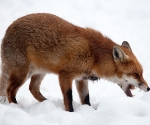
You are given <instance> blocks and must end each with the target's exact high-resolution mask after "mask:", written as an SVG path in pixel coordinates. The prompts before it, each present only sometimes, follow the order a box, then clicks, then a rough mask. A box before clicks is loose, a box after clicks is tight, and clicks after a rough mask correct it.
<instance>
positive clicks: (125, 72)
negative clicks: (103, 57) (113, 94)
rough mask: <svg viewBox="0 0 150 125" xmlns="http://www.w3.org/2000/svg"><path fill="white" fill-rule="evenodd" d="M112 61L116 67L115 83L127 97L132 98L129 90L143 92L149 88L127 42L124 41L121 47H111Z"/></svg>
mask: <svg viewBox="0 0 150 125" xmlns="http://www.w3.org/2000/svg"><path fill="white" fill-rule="evenodd" d="M113 59H114V63H115V65H116V77H117V78H116V80H115V82H117V83H118V85H120V86H121V88H122V89H123V91H124V92H125V93H126V95H127V96H132V93H131V91H130V89H132V88H135V87H138V88H139V89H141V90H143V91H149V90H150V88H149V87H148V84H147V83H146V81H145V80H144V78H143V69H142V66H141V64H140V63H139V62H138V60H137V59H136V57H135V55H134V54H133V52H132V50H131V47H130V45H129V43H128V42H126V41H124V42H123V43H122V45H121V46H114V47H113Z"/></svg>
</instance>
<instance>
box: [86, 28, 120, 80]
mask: <svg viewBox="0 0 150 125" xmlns="http://www.w3.org/2000/svg"><path fill="white" fill-rule="evenodd" d="M87 30H88V33H89V34H88V41H89V46H90V49H91V52H92V53H93V55H94V59H95V61H94V64H93V69H94V73H95V74H97V75H98V76H100V77H102V78H106V79H110V80H109V81H114V80H113V79H112V80H111V78H112V77H114V76H116V70H117V67H116V64H115V62H114V59H113V47H114V46H115V45H117V46H119V45H118V44H116V43H114V42H113V41H112V40H111V39H109V38H107V37H105V36H103V35H102V34H101V33H100V32H98V31H95V30H93V29H87ZM115 81H116V80H115Z"/></svg>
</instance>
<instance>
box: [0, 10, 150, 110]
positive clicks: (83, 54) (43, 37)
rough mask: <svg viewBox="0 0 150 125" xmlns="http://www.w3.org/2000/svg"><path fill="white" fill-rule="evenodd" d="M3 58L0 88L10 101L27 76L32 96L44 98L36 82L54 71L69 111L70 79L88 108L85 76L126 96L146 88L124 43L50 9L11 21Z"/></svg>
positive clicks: (86, 79)
mask: <svg viewBox="0 0 150 125" xmlns="http://www.w3.org/2000/svg"><path fill="white" fill-rule="evenodd" d="M1 60H2V64H1V83H0V90H1V92H3V95H4V96H6V97H7V99H8V101H9V103H17V100H16V94H17V91H18V90H19V88H20V87H21V86H22V85H23V84H24V83H25V82H26V80H27V79H29V78H31V81H30V84H29V90H30V92H31V93H32V95H33V96H34V98H35V99H37V100H38V101H39V102H42V101H44V100H46V98H45V97H44V96H43V95H42V93H41V92H40V85H41V82H42V80H43V78H44V77H45V75H46V74H47V73H54V74H57V75H58V79H59V84H60V88H61V91H62V95H63V101H64V106H65V110H66V111H69V112H73V111H74V109H73V104H72V102H73V96H72V82H73V80H75V83H76V88H77V91H78V94H79V97H80V101H81V104H87V105H89V106H90V105H91V104H90V95H89V88H88V79H90V80H97V79H99V78H100V79H106V80H108V81H111V82H113V83H116V84H118V85H119V86H120V87H121V88H122V90H123V91H124V93H125V94H126V95H127V96H129V97H132V96H133V95H132V92H131V89H134V88H135V87H137V88H139V89H141V90H143V91H145V92H148V91H149V90H150V88H149V86H148V84H147V82H146V81H145V80H144V78H143V68H142V65H141V64H140V63H139V61H138V60H137V58H136V56H135V55H134V53H133V51H132V49H131V47H130V45H129V43H128V42H127V41H123V42H122V44H121V45H118V44H117V43H115V42H114V41H112V40H111V39H110V38H108V37H107V36H105V35H103V34H102V33H101V32H99V31H97V30H95V29H92V28H83V27H79V26H76V25H74V24H72V23H70V22H68V21H66V20H64V19H62V18H60V17H58V16H56V15H53V14H49V13H33V14H28V15H26V16H23V17H20V18H19V19H17V20H16V21H14V22H13V23H12V24H11V25H10V26H9V27H8V29H7V30H6V33H5V35H4V38H3V39H2V43H1Z"/></svg>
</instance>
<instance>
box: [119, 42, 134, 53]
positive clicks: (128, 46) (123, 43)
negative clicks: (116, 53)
mask: <svg viewBox="0 0 150 125" xmlns="http://www.w3.org/2000/svg"><path fill="white" fill-rule="evenodd" d="M121 46H123V47H125V48H128V49H129V50H130V51H132V50H131V47H130V45H129V43H128V42H127V41H123V42H122V45H121Z"/></svg>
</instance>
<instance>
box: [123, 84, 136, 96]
mask: <svg viewBox="0 0 150 125" xmlns="http://www.w3.org/2000/svg"><path fill="white" fill-rule="evenodd" d="M135 88H136V87H135V86H133V85H128V87H127V88H126V91H125V94H126V95H127V96H129V97H133V95H132V92H131V90H134V89H135Z"/></svg>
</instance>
